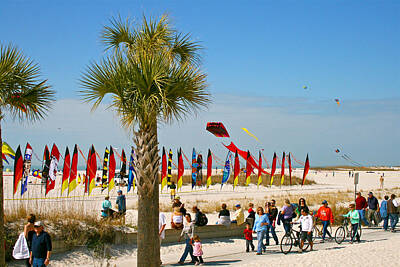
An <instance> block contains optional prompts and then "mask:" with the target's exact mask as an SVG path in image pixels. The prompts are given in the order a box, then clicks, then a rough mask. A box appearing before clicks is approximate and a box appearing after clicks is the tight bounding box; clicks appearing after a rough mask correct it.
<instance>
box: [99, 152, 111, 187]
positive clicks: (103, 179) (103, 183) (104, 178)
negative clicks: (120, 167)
mask: <svg viewBox="0 0 400 267" xmlns="http://www.w3.org/2000/svg"><path fill="white" fill-rule="evenodd" d="M109 154H110V151H109V150H108V148H107V147H106V149H105V151H104V158H103V174H102V176H101V192H103V191H104V189H106V188H107V187H108V179H107V174H108V155H109Z"/></svg>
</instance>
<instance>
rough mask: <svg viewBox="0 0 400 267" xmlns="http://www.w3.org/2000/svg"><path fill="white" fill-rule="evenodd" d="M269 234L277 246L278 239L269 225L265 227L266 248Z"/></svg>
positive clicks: (272, 227) (273, 228)
mask: <svg viewBox="0 0 400 267" xmlns="http://www.w3.org/2000/svg"><path fill="white" fill-rule="evenodd" d="M269 232H271V235H272V237H273V238H274V240H275V243H276V244H278V243H279V241H278V237H277V236H276V233H275V227H274V226H272V225H271V224H269V225H268V226H267V233H266V238H265V241H266V243H265V244H266V245H267V246H269Z"/></svg>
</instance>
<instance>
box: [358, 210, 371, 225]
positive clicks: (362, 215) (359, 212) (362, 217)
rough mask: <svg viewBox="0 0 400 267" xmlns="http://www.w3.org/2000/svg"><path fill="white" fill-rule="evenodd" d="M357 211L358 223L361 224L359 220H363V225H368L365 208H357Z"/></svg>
mask: <svg viewBox="0 0 400 267" xmlns="http://www.w3.org/2000/svg"><path fill="white" fill-rule="evenodd" d="M357 211H358V214H359V215H360V225H361V222H364V224H365V226H368V225H369V223H368V221H367V219H366V218H365V210H357Z"/></svg>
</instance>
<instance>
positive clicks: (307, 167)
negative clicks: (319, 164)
mask: <svg viewBox="0 0 400 267" xmlns="http://www.w3.org/2000/svg"><path fill="white" fill-rule="evenodd" d="M309 169H310V161H309V160H308V154H307V158H306V163H305V165H304V173H303V181H302V182H301V185H304V182H305V181H306V176H307V174H308V170H309Z"/></svg>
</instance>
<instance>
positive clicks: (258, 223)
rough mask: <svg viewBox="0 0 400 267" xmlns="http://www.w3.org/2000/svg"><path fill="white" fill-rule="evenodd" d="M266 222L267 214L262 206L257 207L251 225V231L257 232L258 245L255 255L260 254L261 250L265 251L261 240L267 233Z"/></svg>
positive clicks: (267, 222) (267, 221)
mask: <svg viewBox="0 0 400 267" xmlns="http://www.w3.org/2000/svg"><path fill="white" fill-rule="evenodd" d="M268 224H269V220H268V216H267V215H266V214H265V213H264V209H263V208H262V207H258V208H257V216H256V220H255V221H254V226H253V231H255V232H257V242H258V247H257V253H256V255H261V254H262V252H263V251H264V252H265V251H266V247H265V245H264V242H263V241H264V238H265V236H266V233H267V227H268Z"/></svg>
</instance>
